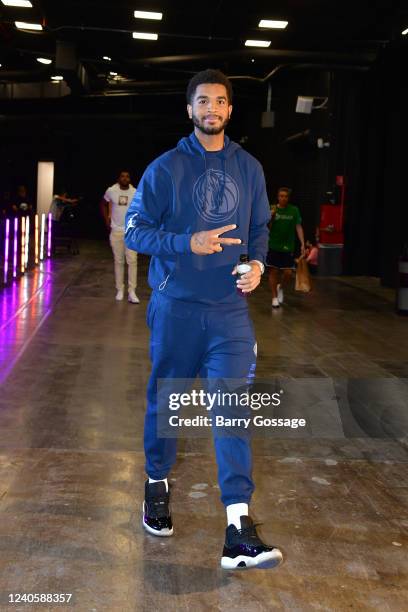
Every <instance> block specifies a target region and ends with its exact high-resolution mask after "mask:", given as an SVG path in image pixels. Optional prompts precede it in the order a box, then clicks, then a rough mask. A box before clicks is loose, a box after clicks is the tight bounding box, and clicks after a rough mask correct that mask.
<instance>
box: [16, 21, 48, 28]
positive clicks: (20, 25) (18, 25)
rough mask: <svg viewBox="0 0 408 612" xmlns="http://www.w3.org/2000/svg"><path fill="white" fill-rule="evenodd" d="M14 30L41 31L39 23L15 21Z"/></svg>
mask: <svg viewBox="0 0 408 612" xmlns="http://www.w3.org/2000/svg"><path fill="white" fill-rule="evenodd" d="M14 23H15V25H16V28H18V29H19V30H42V29H43V27H42V25H41V24H40V23H25V21H15V22H14Z"/></svg>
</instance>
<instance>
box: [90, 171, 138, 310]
mask: <svg viewBox="0 0 408 612" xmlns="http://www.w3.org/2000/svg"><path fill="white" fill-rule="evenodd" d="M135 193H136V189H135V188H134V187H133V185H132V184H131V182H130V174H129V172H127V171H125V170H123V171H122V172H121V173H120V174H119V177H118V182H117V183H115V184H114V185H112V186H111V187H109V188H108V189H107V190H106V192H105V195H104V196H103V199H102V200H101V203H100V208H101V212H102V216H103V218H104V221H105V224H106V227H107V228H108V230H110V234H109V240H110V244H111V247H112V251H113V257H114V260H115V283H116V299H117V300H123V297H124V289H125V257H126V261H127V264H128V301H129V302H130V303H131V304H138V303H139V301H140V300H139V298H138V297H137V295H136V286H137V253H136V251H132V250H130V249H127V248H126V246H125V241H124V236H125V216H126V212H127V210H128V208H129V206H130V203H131V202H132V200H133V196H134V195H135Z"/></svg>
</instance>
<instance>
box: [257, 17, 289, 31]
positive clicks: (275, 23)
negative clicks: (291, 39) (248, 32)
mask: <svg viewBox="0 0 408 612" xmlns="http://www.w3.org/2000/svg"><path fill="white" fill-rule="evenodd" d="M288 23H289V22H288V21H279V20H276V19H261V21H260V22H259V23H258V28H270V29H271V30H284V29H285V28H286V27H287V25H288Z"/></svg>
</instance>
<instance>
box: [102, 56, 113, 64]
mask: <svg viewBox="0 0 408 612" xmlns="http://www.w3.org/2000/svg"><path fill="white" fill-rule="evenodd" d="M102 59H104V60H106V61H107V62H111V61H112V58H111V57H109V55H104V56H103V58H102Z"/></svg>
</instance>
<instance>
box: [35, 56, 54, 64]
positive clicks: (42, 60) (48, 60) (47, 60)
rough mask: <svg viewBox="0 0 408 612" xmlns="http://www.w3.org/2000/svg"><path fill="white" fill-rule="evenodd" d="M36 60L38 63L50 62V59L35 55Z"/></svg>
mask: <svg viewBox="0 0 408 612" xmlns="http://www.w3.org/2000/svg"><path fill="white" fill-rule="evenodd" d="M37 62H40V64H52V60H50V59H48V58H47V57H37Z"/></svg>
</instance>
